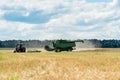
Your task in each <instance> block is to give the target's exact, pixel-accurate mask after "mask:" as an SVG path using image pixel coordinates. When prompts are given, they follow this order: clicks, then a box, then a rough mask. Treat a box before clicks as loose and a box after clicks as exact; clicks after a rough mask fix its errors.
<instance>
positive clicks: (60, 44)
mask: <svg viewBox="0 0 120 80" xmlns="http://www.w3.org/2000/svg"><path fill="white" fill-rule="evenodd" d="M75 42H82V43H84V41H83V40H79V41H68V40H57V41H55V42H53V48H50V47H49V46H48V45H46V46H45V50H47V51H55V52H61V51H72V50H74V47H76V44H75Z"/></svg>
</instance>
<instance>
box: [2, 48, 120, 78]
mask: <svg viewBox="0 0 120 80" xmlns="http://www.w3.org/2000/svg"><path fill="white" fill-rule="evenodd" d="M0 80H120V49H96V50H85V51H75V52H60V53H55V52H41V53H17V54H14V53H12V51H11V50H0Z"/></svg>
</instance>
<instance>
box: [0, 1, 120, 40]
mask: <svg viewBox="0 0 120 80" xmlns="http://www.w3.org/2000/svg"><path fill="white" fill-rule="evenodd" d="M13 39H15V40H19V39H21V40H29V39H31V40H32V39H37V40H46V39H47V40H53V39H120V0H0V40H13Z"/></svg>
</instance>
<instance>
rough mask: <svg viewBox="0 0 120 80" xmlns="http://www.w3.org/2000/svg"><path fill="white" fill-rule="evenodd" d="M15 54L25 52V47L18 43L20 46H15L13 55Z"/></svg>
mask: <svg viewBox="0 0 120 80" xmlns="http://www.w3.org/2000/svg"><path fill="white" fill-rule="evenodd" d="M16 52H26V48H25V45H24V44H22V43H20V44H17V45H16V48H15V50H14V53H16Z"/></svg>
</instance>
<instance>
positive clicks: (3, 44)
mask: <svg viewBox="0 0 120 80" xmlns="http://www.w3.org/2000/svg"><path fill="white" fill-rule="evenodd" d="M53 41H54V40H44V41H40V40H25V41H23V40H5V41H0V48H14V47H15V46H16V44H18V43H23V44H25V46H26V47H28V48H43V47H44V46H45V45H49V46H52V42H53ZM76 41H79V40H76ZM84 41H85V42H86V41H89V42H90V43H92V44H93V45H94V47H96V48H120V40H114V39H113V40H97V39H89V40H87V39H84ZM87 46H88V45H85V46H84V48H86V47H87Z"/></svg>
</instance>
